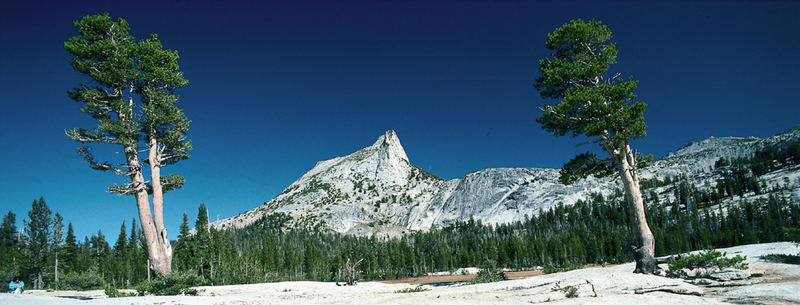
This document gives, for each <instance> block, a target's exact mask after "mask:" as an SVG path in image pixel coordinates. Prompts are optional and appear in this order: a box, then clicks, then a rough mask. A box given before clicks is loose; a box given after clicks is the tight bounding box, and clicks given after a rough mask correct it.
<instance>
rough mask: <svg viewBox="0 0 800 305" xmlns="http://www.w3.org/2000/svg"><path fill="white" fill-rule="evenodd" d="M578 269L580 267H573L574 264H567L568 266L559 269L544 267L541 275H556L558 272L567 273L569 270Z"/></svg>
mask: <svg viewBox="0 0 800 305" xmlns="http://www.w3.org/2000/svg"><path fill="white" fill-rule="evenodd" d="M580 267H581V266H580V265H574V264H568V265H564V266H561V267H553V266H547V267H544V269H543V270H542V273H544V274H550V273H558V272H567V271H570V270H575V269H578V268H580Z"/></svg>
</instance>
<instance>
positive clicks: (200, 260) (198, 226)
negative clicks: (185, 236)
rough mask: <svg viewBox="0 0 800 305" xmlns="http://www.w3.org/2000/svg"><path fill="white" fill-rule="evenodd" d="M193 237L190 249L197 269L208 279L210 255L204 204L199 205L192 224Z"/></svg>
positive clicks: (206, 214) (208, 232) (209, 240)
mask: <svg viewBox="0 0 800 305" xmlns="http://www.w3.org/2000/svg"><path fill="white" fill-rule="evenodd" d="M194 231H195V233H194V236H193V237H192V244H193V246H192V249H193V250H194V251H195V252H194V255H195V258H196V259H197V261H196V263H197V268H198V271H199V272H200V274H201V275H203V276H205V277H206V278H208V277H210V275H211V274H210V272H211V270H210V268H211V255H210V253H209V244H210V242H211V239H210V237H211V236H210V228H209V225H208V209H206V204H205V203H201V204H200V207H199V208H198V209H197V220H196V221H195V222H194Z"/></svg>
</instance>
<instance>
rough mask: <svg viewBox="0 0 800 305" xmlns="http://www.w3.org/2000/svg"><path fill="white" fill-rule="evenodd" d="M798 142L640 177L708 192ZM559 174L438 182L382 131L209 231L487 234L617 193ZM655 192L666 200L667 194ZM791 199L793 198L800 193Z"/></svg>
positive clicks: (721, 153) (705, 144)
mask: <svg viewBox="0 0 800 305" xmlns="http://www.w3.org/2000/svg"><path fill="white" fill-rule="evenodd" d="M799 139H800V125H798V126H796V127H793V128H790V129H787V130H785V131H783V132H780V133H778V134H775V135H773V136H771V137H768V138H756V137H748V138H742V137H721V138H715V137H710V138H707V139H704V140H700V141H694V142H691V143H689V144H687V145H685V146H684V147H682V148H680V149H678V150H676V151H675V152H671V153H669V154H667V155H666V156H665V157H664V158H662V159H659V160H657V161H655V162H653V164H651V166H649V167H647V168H644V169H642V170H640V173H641V176H642V178H644V179H658V178H664V177H675V176H680V175H689V174H690V175H692V179H695V178H696V180H697V183H698V185H701V186H705V187H713V183H714V179H715V177H716V176H715V175H716V174H715V173H714V171H713V165H714V162H716V161H717V160H718V159H719V158H720V157H727V158H731V157H741V156H748V155H750V154H752V153H753V152H755V150H756V149H759V148H763V147H765V146H767V145H774V144H776V143H781V142H789V141H798V140H799ZM558 171H559V170H558V169H550V168H487V169H483V170H479V171H475V172H471V173H469V174H467V175H465V176H464V177H461V178H455V179H450V180H444V179H441V178H439V177H436V176H434V175H433V174H430V173H428V172H426V171H424V170H422V169H421V168H419V167H417V166H415V165H413V164H412V163H411V162H410V160H409V158H408V155H407V154H406V152H405V150H404V148H403V146H402V144H401V143H400V140H399V137H398V136H397V134H396V132H394V131H393V130H388V131H386V132H385V133H384V134H382V135H380V136H379V137H378V139H377V140H376V141H375V142H374V143H373V144H372V145H370V146H367V147H365V148H362V149H360V150H357V151H355V152H353V153H351V154H349V155H346V156H340V157H335V158H332V159H329V160H323V161H319V162H317V164H316V165H315V166H314V167H313V168H312V169H311V170H309V171H308V172H306V173H305V174H304V175H303V176H301V177H300V178H299V179H297V180H296V181H295V182H293V183H292V184H290V185H289V186H288V187H287V188H286V189H284V190H283V192H281V194H279V195H278V196H276V197H275V198H273V199H271V200H270V201H268V202H266V203H264V204H262V205H261V206H259V207H256V208H254V209H252V210H249V211H247V212H244V213H242V214H239V215H237V216H234V217H231V218H226V219H222V220H218V221H216V222H214V223H213V225H214V226H216V227H217V228H229V227H237V228H238V227H244V226H247V225H248V224H250V223H252V222H253V221H255V220H257V219H259V218H261V217H263V216H265V215H268V214H271V213H284V214H287V215H289V216H290V217H291V221H290V225H292V226H295V227H305V228H325V229H330V230H333V231H336V232H340V233H345V234H353V235H373V234H378V235H389V236H396V235H400V234H403V233H407V232H409V231H417V230H427V229H430V228H432V227H440V226H446V225H448V224H451V223H453V222H456V221H463V220H468V219H470V218H473V219H476V220H481V221H483V222H484V223H492V224H499V223H507V222H512V221H518V220H523V219H524V218H525V217H527V216H532V215H537V214H538V213H539V211H540V210H547V209H549V208H551V207H553V206H555V205H557V204H566V205H569V204H573V203H575V202H576V201H578V200H583V199H587V198H589V196H592V195H593V194H600V195H603V196H612V195H614V194H618V193H620V192H621V190H620V186H619V183H618V182H617V181H616V180H614V179H613V178H610V177H605V178H595V177H588V178H586V179H581V180H579V181H576V182H575V183H573V184H572V185H563V184H560V183H559V182H558ZM798 172H800V170H791V171H790V172H789V173H788V174H786V175H788V176H789V177H791V179H796V180H798V181H800V177H798V175H799V174H798ZM786 175H784V176H786ZM779 178H782V177H776V178H775V179H779ZM797 184H800V182H798V183H797ZM653 191H654V192H657V193H659V194H660V195H662V196H671V194H670V190H669V189H668V188H657V189H655V190H653ZM795 195H796V196H800V190H798V191H796V192H795Z"/></svg>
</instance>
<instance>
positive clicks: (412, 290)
mask: <svg viewBox="0 0 800 305" xmlns="http://www.w3.org/2000/svg"><path fill="white" fill-rule="evenodd" d="M430 290H431V289H430V288H428V287H422V286H417V287H414V288H406V289H400V290H397V291H395V292H394V293H413V292H423V291H430Z"/></svg>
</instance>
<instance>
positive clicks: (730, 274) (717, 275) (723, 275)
mask: <svg viewBox="0 0 800 305" xmlns="http://www.w3.org/2000/svg"><path fill="white" fill-rule="evenodd" d="M708 276H709V277H711V278H713V279H716V280H718V281H734V280H743V279H746V278H749V277H750V272H747V270H739V269H735V268H725V269H722V270H717V271H714V272H711V273H710V274H709V275H708Z"/></svg>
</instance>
